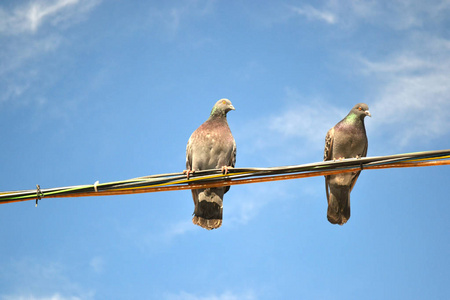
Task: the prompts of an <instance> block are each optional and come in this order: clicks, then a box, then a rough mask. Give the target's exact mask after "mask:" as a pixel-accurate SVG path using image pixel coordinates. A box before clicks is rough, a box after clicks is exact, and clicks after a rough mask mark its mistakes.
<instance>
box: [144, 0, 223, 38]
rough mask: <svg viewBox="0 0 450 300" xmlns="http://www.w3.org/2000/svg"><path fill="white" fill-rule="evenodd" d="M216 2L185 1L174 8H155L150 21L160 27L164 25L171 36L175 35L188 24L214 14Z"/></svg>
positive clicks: (207, 0)
mask: <svg viewBox="0 0 450 300" xmlns="http://www.w3.org/2000/svg"><path fill="white" fill-rule="evenodd" d="M215 2H216V1H215V0H184V1H181V2H177V3H176V5H174V6H168V7H162V8H157V7H153V8H152V9H151V11H150V19H151V21H152V22H153V23H155V24H158V26H161V25H163V26H164V27H165V28H166V30H167V32H168V33H169V34H170V35H175V34H177V33H178V31H179V30H180V28H182V27H183V26H185V25H186V23H189V22H191V21H192V20H193V19H195V18H198V17H203V16H206V15H209V14H210V13H212V12H213V11H214V3H215Z"/></svg>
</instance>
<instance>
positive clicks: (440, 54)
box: [361, 36, 450, 148]
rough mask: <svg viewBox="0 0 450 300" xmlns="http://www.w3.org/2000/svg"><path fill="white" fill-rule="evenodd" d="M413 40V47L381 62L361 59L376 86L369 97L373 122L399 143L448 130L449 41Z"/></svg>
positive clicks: (449, 90)
mask: <svg viewBox="0 0 450 300" xmlns="http://www.w3.org/2000/svg"><path fill="white" fill-rule="evenodd" d="M414 39H415V41H414V42H413V43H412V44H414V45H415V47H414V50H409V49H408V50H406V51H400V52H399V53H397V54H395V55H393V56H392V57H389V58H387V59H384V60H379V61H370V60H368V59H362V60H361V61H362V65H363V66H364V70H363V72H364V74H366V75H367V76H369V78H372V79H373V80H376V81H377V84H378V85H379V86H378V89H377V90H378V91H377V92H376V94H375V95H373V96H372V97H373V99H372V102H373V103H374V104H373V105H372V107H371V111H372V112H373V113H374V117H375V116H376V120H377V121H376V122H374V124H372V125H373V126H374V128H375V129H376V131H377V132H378V131H382V132H384V133H385V134H387V133H389V135H390V136H391V139H390V140H391V142H392V143H395V144H396V145H398V146H399V147H400V148H401V147H404V146H406V145H408V144H410V143H411V142H418V141H425V142H426V141H430V140H432V139H435V138H439V137H441V136H443V135H445V134H448V133H450V119H449V118H448V116H449V115H450V76H448V74H450V54H449V51H448V50H449V49H450V41H448V40H444V39H436V38H432V37H429V36H420V37H415V38H414ZM393 129H394V130H393ZM374 131H375V130H374Z"/></svg>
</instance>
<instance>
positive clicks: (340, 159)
mask: <svg viewBox="0 0 450 300" xmlns="http://www.w3.org/2000/svg"><path fill="white" fill-rule="evenodd" d="M344 159H345V157H338V158H337V159H336V158H334V159H333V161H343V160H344Z"/></svg>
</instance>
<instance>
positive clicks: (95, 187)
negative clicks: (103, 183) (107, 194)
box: [94, 180, 99, 192]
mask: <svg viewBox="0 0 450 300" xmlns="http://www.w3.org/2000/svg"><path fill="white" fill-rule="evenodd" d="M98 184H99V181H98V180H97V181H96V182H95V183H94V191H95V192H98V190H97V185H98Z"/></svg>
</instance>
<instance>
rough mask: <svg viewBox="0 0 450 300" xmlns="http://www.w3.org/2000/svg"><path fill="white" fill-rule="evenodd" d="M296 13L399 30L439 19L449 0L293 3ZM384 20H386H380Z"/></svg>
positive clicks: (421, 25)
mask: <svg viewBox="0 0 450 300" xmlns="http://www.w3.org/2000/svg"><path fill="white" fill-rule="evenodd" d="M289 9H290V11H291V12H294V13H295V15H297V16H301V17H305V18H307V19H308V20H311V21H322V22H326V23H328V24H339V26H344V27H349V26H350V27H353V26H359V25H361V24H372V25H375V26H377V27H385V26H387V27H390V28H392V29H395V30H408V29H412V28H423V27H426V26H427V25H428V24H429V23H433V22H435V21H439V20H441V19H442V18H445V16H446V15H448V11H449V9H450V3H449V1H448V0H432V1H427V2H421V1H402V0H393V1H389V3H385V2H382V1H353V0H343V1H337V0H328V1H326V2H324V3H323V4H322V5H321V6H311V5H303V6H290V7H289ZM380 20H382V21H380Z"/></svg>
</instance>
